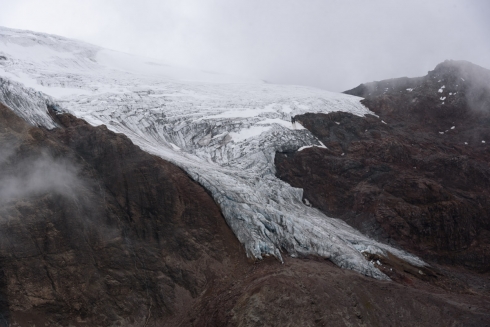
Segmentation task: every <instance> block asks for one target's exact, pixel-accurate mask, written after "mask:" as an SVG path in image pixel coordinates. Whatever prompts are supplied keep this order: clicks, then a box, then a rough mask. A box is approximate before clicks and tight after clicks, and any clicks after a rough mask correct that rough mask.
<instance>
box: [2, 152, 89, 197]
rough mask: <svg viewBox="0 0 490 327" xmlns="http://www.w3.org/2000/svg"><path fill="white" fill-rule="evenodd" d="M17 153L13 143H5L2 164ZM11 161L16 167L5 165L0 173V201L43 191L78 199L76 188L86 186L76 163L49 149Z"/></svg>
mask: <svg viewBox="0 0 490 327" xmlns="http://www.w3.org/2000/svg"><path fill="white" fill-rule="evenodd" d="M14 153H15V151H14V147H12V146H10V147H9V146H2V148H1V149H0V165H2V164H4V163H6V162H7V161H10V160H9V159H10V158H11V157H12V155H13V154H14ZM12 164H15V167H13V168H11V169H2V173H1V174H0V205H3V204H6V203H8V202H10V201H14V200H18V199H22V198H28V197H31V196H37V195H40V194H44V193H52V194H57V195H60V196H62V197H65V198H69V199H71V200H74V201H76V200H77V190H79V189H80V188H83V187H85V183H84V182H83V181H82V180H81V179H80V178H79V177H78V176H77V175H78V173H77V169H76V168H75V166H74V165H73V164H70V163H69V162H67V161H65V160H62V159H55V158H53V157H52V156H50V155H49V154H48V153H41V155H40V156H39V157H37V158H29V159H25V160H22V161H20V162H13V163H12Z"/></svg>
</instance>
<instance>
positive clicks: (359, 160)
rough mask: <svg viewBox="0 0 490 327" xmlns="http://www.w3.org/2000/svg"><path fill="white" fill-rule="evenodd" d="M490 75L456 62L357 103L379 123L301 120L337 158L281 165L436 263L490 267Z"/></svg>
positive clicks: (344, 118) (317, 201) (328, 207)
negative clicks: (365, 108)
mask: <svg viewBox="0 0 490 327" xmlns="http://www.w3.org/2000/svg"><path fill="white" fill-rule="evenodd" d="M489 90H490V71H488V70H486V69H484V68H481V67H478V66H476V65H473V64H470V63H468V62H457V61H446V62H444V63H442V64H440V65H438V66H437V67H436V68H435V70H434V71H431V72H429V74H428V75H427V76H425V77H423V78H415V79H396V80H389V81H382V82H374V83H368V84H365V85H361V86H359V87H357V88H355V89H353V90H350V91H347V93H350V94H357V95H361V96H365V97H366V98H365V100H363V101H362V103H363V104H364V105H366V106H367V107H368V108H369V109H370V110H372V111H373V112H374V113H375V114H376V115H377V116H373V115H366V116H365V117H356V116H353V115H350V114H346V113H331V114H328V115H321V114H305V115H301V116H298V117H296V119H297V120H298V121H300V122H301V123H302V124H303V125H304V126H305V127H306V128H307V129H308V130H310V131H311V132H312V133H313V134H314V135H315V136H317V137H318V138H319V139H320V140H321V141H322V142H323V143H324V144H325V145H326V147H327V149H321V148H311V149H305V150H302V151H298V152H283V153H278V154H277V156H276V167H277V169H278V172H277V175H278V176H279V177H280V178H282V179H284V180H286V181H288V182H289V183H291V185H293V186H295V187H302V188H304V198H305V199H307V200H308V201H309V202H310V203H311V204H312V205H313V206H315V207H317V208H320V209H321V210H322V211H324V212H325V213H327V214H330V215H333V216H336V217H340V218H342V219H344V220H345V221H347V222H349V223H350V224H351V225H353V226H356V227H357V228H359V229H361V230H362V231H365V232H366V233H368V234H370V235H372V236H374V237H376V238H378V239H380V240H384V241H388V242H390V243H392V244H396V245H397V246H400V247H402V248H404V249H409V250H411V251H414V252H415V253H417V254H418V255H420V256H421V257H423V258H426V259H428V260H435V261H437V262H439V263H449V264H456V265H460V266H463V267H466V268H472V269H477V270H479V271H485V272H488V271H489V267H490V219H489V217H490V202H489V199H490V193H489V192H490V167H489V162H490V147H489V143H487V142H489V141H488V140H489V138H490V92H489Z"/></svg>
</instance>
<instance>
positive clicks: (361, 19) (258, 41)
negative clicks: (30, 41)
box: [0, 0, 490, 91]
mask: <svg viewBox="0 0 490 327" xmlns="http://www.w3.org/2000/svg"><path fill="white" fill-rule="evenodd" d="M488 17H490V2H488V1H483V0H481V1H479V0H467V1H456V0H444V1H442V0H434V1H421V0H414V1H404V2H402V1H389V0H372V1H361V0H358V1H337V0H331V1H324V0H309V1H294V0H281V1H279V0H269V1H258V0H251V1H250V0H248V1H244V0H237V1H226V0H182V1H174V0H169V1H157V0H141V1H138V2H134V1H130V0H107V1H103V2H102V1H95V0H84V1H63V0H43V1H36V0H15V1H14V0H3V1H2V10H1V12H0V25H3V26H7V27H11V28H19V29H30V30H34V31H38V32H47V33H53V34H58V35H62V36H66V37H71V38H76V39H80V40H84V41H87V42H90V43H93V44H97V45H100V46H103V47H106V48H111V49H114V50H119V51H123V52H127V53H133V54H138V55H142V56H146V57H151V58H156V59H159V60H162V61H164V62H167V63H169V64H174V65H181V66H186V67H191V68H197V69H202V70H207V71H214V72H220V73H228V74H234V75H240V76H246V77H253V78H257V79H262V80H266V81H268V82H271V83H286V84H298V85H310V86H315V87H319V88H323V89H326V90H330V91H344V90H347V89H351V88H353V87H355V86H357V85H359V84H361V83H364V82H370V81H374V80H381V79H387V78H395V77H403V76H408V77H415V76H423V75H425V74H426V73H427V71H429V70H432V69H433V68H434V67H435V66H436V65H437V64H438V63H440V62H442V61H444V60H446V59H454V60H468V61H471V62H473V63H475V64H478V65H480V66H483V67H486V68H490V42H488V40H489V39H490V20H489V19H488Z"/></svg>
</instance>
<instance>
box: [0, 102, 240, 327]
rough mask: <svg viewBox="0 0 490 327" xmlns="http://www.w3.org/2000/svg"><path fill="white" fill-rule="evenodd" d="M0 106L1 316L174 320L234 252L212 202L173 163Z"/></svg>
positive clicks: (60, 320) (101, 132) (86, 130)
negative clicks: (43, 125) (36, 123)
mask: <svg viewBox="0 0 490 327" xmlns="http://www.w3.org/2000/svg"><path fill="white" fill-rule="evenodd" d="M1 115H2V116H1V118H0V124H1V126H0V138H1V140H2V143H1V144H2V146H3V148H2V153H3V154H4V155H3V156H2V161H1V171H2V178H1V179H2V182H3V183H2V186H1V188H0V192H1V193H0V194H1V195H2V196H1V199H2V206H1V209H0V217H1V220H0V223H1V234H2V236H1V241H0V264H1V269H2V271H1V274H0V277H1V282H0V290H1V291H2V298H0V307H2V310H3V313H2V314H3V316H4V317H5V319H7V320H9V319H10V320H11V321H15V322H17V323H19V324H21V325H23V326H27V325H30V324H29V321H30V322H31V323H36V324H39V325H41V326H43V325H44V323H48V324H49V325H57V324H59V325H68V322H70V323H72V324H73V323H77V324H80V325H88V326H109V325H112V324H115V323H117V322H120V323H121V324H123V325H135V326H143V325H145V323H147V322H153V324H155V322H156V321H159V322H160V323H162V322H166V323H167V324H169V325H177V324H178V323H179V322H180V320H182V319H183V317H185V319H188V318H187V317H186V315H187V314H188V313H189V312H191V309H192V307H193V305H194V304H195V303H196V302H197V301H198V300H199V298H200V297H201V296H202V292H203V291H204V290H206V289H209V288H210V287H211V286H212V284H213V283H215V282H217V281H218V280H219V279H220V278H223V277H224V276H225V275H226V274H230V272H231V271H233V269H234V265H236V263H237V262H238V261H240V260H242V261H243V259H241V258H243V256H242V255H241V253H240V245H239V243H238V241H237V240H236V238H235V237H234V235H233V233H232V232H231V230H230V229H229V228H228V226H227V225H226V223H225V222H224V219H223V217H222V216H221V213H220V210H219V208H218V207H217V206H216V204H215V203H214V201H213V200H212V199H211V197H210V196H209V195H208V194H207V193H206V192H205V190H204V189H203V188H202V187H200V186H199V185H197V184H196V183H194V182H193V181H192V180H191V179H190V178H189V177H188V176H187V175H186V174H185V173H184V172H183V171H182V170H180V169H179V168H177V167H175V166H173V165H172V164H170V163H168V162H165V161H163V160H161V159H159V158H156V157H154V156H151V155H149V154H147V153H145V152H143V151H141V150H140V149H139V148H138V147H136V146H134V145H133V144H132V143H131V141H130V140H129V139H128V138H127V137H125V136H123V135H116V134H114V133H112V132H109V131H108V130H107V128H105V127H104V126H101V127H97V128H94V127H92V126H90V125H88V124H87V123H85V122H84V121H81V120H78V119H76V118H74V117H72V116H68V115H66V116H57V117H59V123H60V125H61V126H62V128H59V129H56V130H53V131H44V130H41V129H39V128H34V127H29V126H28V125H27V124H25V123H24V122H23V121H22V120H21V119H19V118H18V117H16V116H15V115H14V114H13V113H12V112H10V111H9V110H8V109H6V108H5V107H2V108H1ZM7 146H8V147H9V148H8V149H7ZM12 188H15V190H14V191H11V190H12ZM9 192H10V193H12V194H10V193H9ZM237 257H238V259H237ZM7 308H8V309H7Z"/></svg>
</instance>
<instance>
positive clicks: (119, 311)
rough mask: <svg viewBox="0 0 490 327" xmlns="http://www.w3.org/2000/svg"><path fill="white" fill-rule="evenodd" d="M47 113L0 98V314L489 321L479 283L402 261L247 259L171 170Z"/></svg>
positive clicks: (68, 318)
mask: <svg viewBox="0 0 490 327" xmlns="http://www.w3.org/2000/svg"><path fill="white" fill-rule="evenodd" d="M56 118H57V119H58V123H59V125H60V128H58V129H55V130H52V131H46V130H42V129H39V128H36V127H31V126H28V125H27V124H26V123H25V122H24V121H23V120H21V119H20V118H18V117H17V116H15V115H14V114H13V113H12V112H11V111H10V110H9V109H8V108H6V107H4V106H1V105H0V326H34V325H36V326H288V325H289V326H346V325H349V326H390V325H391V326H434V325H440V326H447V325H454V326H485V325H488V324H489V322H490V314H489V312H490V300H489V298H488V296H487V295H485V294H484V293H485V290H476V292H477V293H478V294H475V290H473V289H472V286H471V285H470V284H465V285H463V284H461V283H458V282H454V283H452V284H448V285H451V286H452V287H453V289H452V290H451V291H448V290H447V289H448V287H446V288H445V289H443V288H439V287H435V286H432V285H431V284H428V283H426V282H424V281H422V280H420V279H417V278H415V277H414V276H415V275H418V274H417V272H413V271H410V269H411V268H410V267H406V269H407V271H409V272H410V273H406V274H405V275H404V278H405V279H404V280H405V283H406V284H407V285H402V284H397V283H394V282H380V281H376V280H373V279H370V278H366V277H363V276H361V275H359V274H356V273H354V272H351V271H345V270H341V269H339V268H337V267H335V266H334V265H333V264H331V263H329V262H328V261H324V260H316V259H314V258H310V259H306V258H305V259H291V258H286V262H285V264H280V263H279V262H277V261H275V260H267V261H264V262H260V263H256V264H254V263H252V262H247V261H246V260H245V254H244V253H243V250H242V248H241V246H240V245H239V244H238V242H237V240H236V238H235V237H234V235H233V234H232V232H231V231H230V229H229V228H228V226H227V225H226V224H225V221H224V219H223V217H222V216H221V214H220V211H219V208H218V207H217V206H216V205H215V203H214V202H213V201H212V199H211V197H210V196H208V194H207V193H206V192H205V190H204V189H203V188H202V187H200V186H199V185H197V184H196V183H194V182H193V181H191V180H190V179H189V178H188V176H187V175H186V174H185V173H184V172H183V171H182V170H180V169H179V168H177V167H175V166H173V165H171V164H170V163H168V162H166V161H164V160H162V159H160V158H156V157H154V156H151V155H149V154H147V153H145V152H143V151H141V150H140V149H139V148H138V147H136V146H134V145H133V144H132V143H131V142H130V141H129V140H128V139H127V138H126V137H125V136H123V135H119V134H114V133H112V132H110V131H108V130H107V128H105V127H104V126H100V127H92V126H90V125H88V124H87V123H85V122H84V121H82V120H79V119H76V118H74V117H73V116H70V115H58V116H56ZM395 269H396V267H395ZM400 274H404V272H403V271H401V272H400ZM450 282H451V281H450Z"/></svg>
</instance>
